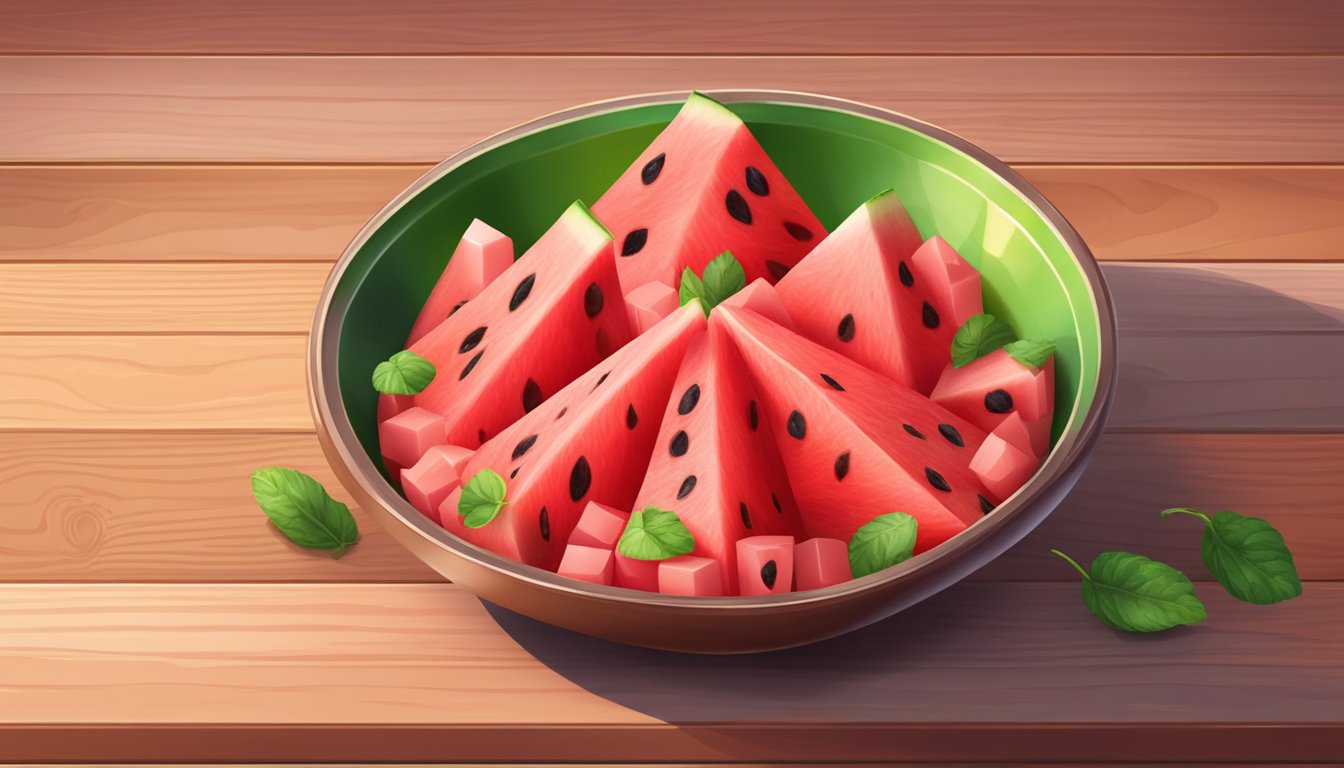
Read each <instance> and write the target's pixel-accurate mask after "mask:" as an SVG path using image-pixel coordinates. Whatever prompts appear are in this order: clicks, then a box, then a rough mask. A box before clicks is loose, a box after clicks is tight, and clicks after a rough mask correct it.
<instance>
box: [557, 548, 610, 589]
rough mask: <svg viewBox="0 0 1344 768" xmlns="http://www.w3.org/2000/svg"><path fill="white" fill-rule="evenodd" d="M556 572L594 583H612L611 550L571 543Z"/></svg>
mask: <svg viewBox="0 0 1344 768" xmlns="http://www.w3.org/2000/svg"><path fill="white" fill-rule="evenodd" d="M556 572H557V573H559V574H560V575H561V576H568V577H569V578H571V579H578V580H579V581H587V582H589V583H592V584H611V550H610V549H606V548H603V547H585V546H581V545H578V544H570V545H569V546H567V547H565V554H564V557H562V558H561V559H560V567H559V568H558V569H557V570H556Z"/></svg>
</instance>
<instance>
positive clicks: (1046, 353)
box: [1003, 340, 1055, 368]
mask: <svg viewBox="0 0 1344 768" xmlns="http://www.w3.org/2000/svg"><path fill="white" fill-rule="evenodd" d="M1003 351H1004V352H1007V353H1008V355H1009V356H1010V357H1012V358H1013V359H1014V360H1016V361H1017V362H1019V363H1021V364H1023V365H1030V366H1031V367H1033V368H1040V367H1041V366H1043V365H1045V363H1046V361H1048V360H1049V359H1050V356H1051V355H1053V354H1054V353H1055V342H1053V341H1029V340H1023V341H1014V342H1013V343H1012V344H1008V345H1006V346H1004V348H1003Z"/></svg>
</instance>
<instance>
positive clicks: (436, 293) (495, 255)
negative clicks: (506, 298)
mask: <svg viewBox="0 0 1344 768" xmlns="http://www.w3.org/2000/svg"><path fill="white" fill-rule="evenodd" d="M511 264H513V241H512V240H510V239H509V237H508V235H505V234H503V233H501V232H499V231H498V230H496V229H495V228H494V227H492V226H490V225H489V224H486V223H485V222H483V221H481V220H480V219H472V221H471V224H470V225H468V226H467V231H466V233H465V234H463V235H462V239H461V240H460V241H458V243H457V248H456V249H455V250H454V251H453V256H452V258H451V259H449V260H448V266H446V267H444V268H443V274H442V275H441V276H440V277H439V281H438V282H437V283H435V284H434V289H433V290H432V291H430V293H429V299H428V300H427V301H426V302H425V306H424V308H423V309H421V310H420V316H419V317H417V318H416V319H415V324H414V325H413V326H411V335H410V336H409V337H408V338H407V339H406V346H408V347H409V346H410V345H412V344H414V343H415V342H417V341H419V340H420V337H422V336H424V335H425V334H427V333H429V332H430V331H432V330H433V329H434V328H435V327H436V326H437V325H438V324H439V323H441V322H443V321H444V320H446V319H448V316H449V315H451V314H453V313H454V312H456V311H457V310H458V308H460V307H461V306H462V304H463V303H465V302H466V301H468V300H469V299H474V298H476V294H478V293H480V292H481V289H483V288H485V286H487V285H489V284H490V283H491V281H493V280H494V279H495V278H496V277H499V276H500V275H501V274H503V273H504V270H506V269H508V268H509V266H510V265H511Z"/></svg>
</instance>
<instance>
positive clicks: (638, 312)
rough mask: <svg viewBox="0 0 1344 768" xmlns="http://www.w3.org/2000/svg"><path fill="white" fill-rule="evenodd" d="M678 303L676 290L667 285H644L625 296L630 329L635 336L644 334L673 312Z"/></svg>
mask: <svg viewBox="0 0 1344 768" xmlns="http://www.w3.org/2000/svg"><path fill="white" fill-rule="evenodd" d="M680 303H681V302H680V301H679V300H678V296H677V289H675V288H673V287H672V286H670V285H668V284H667V283H645V284H643V285H641V286H639V287H638V288H636V289H634V290H633V291H630V292H629V293H627V294H626V295H625V306H626V311H627V312H628V313H629V315H630V328H631V329H632V330H633V331H634V332H635V333H636V334H640V333H644V332H645V331H647V330H649V329H650V328H652V327H653V326H655V325H657V324H658V321H659V320H662V319H663V318H664V317H667V316H668V315H670V314H672V313H673V312H675V311H676V309H677V306H678V305H679V304H680Z"/></svg>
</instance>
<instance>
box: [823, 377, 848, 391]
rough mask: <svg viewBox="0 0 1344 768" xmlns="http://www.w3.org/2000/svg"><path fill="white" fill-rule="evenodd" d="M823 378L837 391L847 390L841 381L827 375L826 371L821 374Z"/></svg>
mask: <svg viewBox="0 0 1344 768" xmlns="http://www.w3.org/2000/svg"><path fill="white" fill-rule="evenodd" d="M821 380H822V381H824V382H826V384H827V385H828V386H829V387H830V388H831V389H834V390H836V391H837V392H844V391H845V388H844V387H842V386H840V382H838V381H836V380H835V379H833V378H831V377H830V376H827V375H826V374H824V373H823V374H821Z"/></svg>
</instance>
